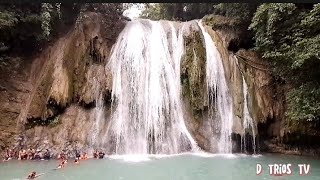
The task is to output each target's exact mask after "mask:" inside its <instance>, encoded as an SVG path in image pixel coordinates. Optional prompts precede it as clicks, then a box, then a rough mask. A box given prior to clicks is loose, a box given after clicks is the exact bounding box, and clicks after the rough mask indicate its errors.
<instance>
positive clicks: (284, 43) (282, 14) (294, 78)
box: [250, 3, 320, 125]
mask: <svg viewBox="0 0 320 180" xmlns="http://www.w3.org/2000/svg"><path fill="white" fill-rule="evenodd" d="M250 29H252V30H253V31H254V32H255V37H254V38H255V40H256V44H255V49H256V51H258V52H260V53H261V54H262V56H263V57H264V58H265V59H267V60H268V61H269V62H270V64H272V67H273V68H274V73H275V75H277V76H279V77H280V78H282V79H283V80H284V81H285V82H286V83H287V84H289V85H290V86H291V87H290V88H289V91H288V93H287V97H286V99H287V106H288V107H287V112H286V114H287V119H288V120H289V121H293V122H294V123H291V124H292V125H295V124H301V123H306V122H308V121H309V122H310V121H319V120H320V101H319V99H320V86H319V85H320V83H319V82H320V71H319V70H320V69H319V68H320V56H319V47H320V34H319V33H320V4H315V5H313V6H312V5H311V6H310V5H309V4H308V5H304V4H298V5H297V4H293V3H288V4H285V3H284V4H280V3H270V4H262V5H261V6H259V8H258V9H257V11H256V13H255V16H254V17H253V19H252V24H251V25H250ZM314 123H317V122H314Z"/></svg>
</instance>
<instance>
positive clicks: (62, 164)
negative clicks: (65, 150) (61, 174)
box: [56, 159, 68, 169]
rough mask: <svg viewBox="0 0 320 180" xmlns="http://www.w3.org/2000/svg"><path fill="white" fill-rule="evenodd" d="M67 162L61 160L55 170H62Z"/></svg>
mask: <svg viewBox="0 0 320 180" xmlns="http://www.w3.org/2000/svg"><path fill="white" fill-rule="evenodd" d="M67 162H68V161H67V160H66V159H65V160H62V162H61V163H60V164H59V165H58V167H57V168H56V169H61V168H63V167H64V166H65V165H66V164H67Z"/></svg>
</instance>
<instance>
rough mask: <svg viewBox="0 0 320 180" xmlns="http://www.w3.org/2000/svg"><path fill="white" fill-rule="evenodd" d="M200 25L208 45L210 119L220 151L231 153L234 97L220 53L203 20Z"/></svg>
mask: <svg viewBox="0 0 320 180" xmlns="http://www.w3.org/2000/svg"><path fill="white" fill-rule="evenodd" d="M198 25H199V27H200V29H201V31H202V34H203V36H204V40H205V47H206V83H207V92H208V98H209V101H208V102H209V115H208V117H209V119H210V121H211V122H212V123H213V124H214V127H215V130H216V133H217V134H218V135H220V138H219V141H218V152H219V153H231V152H232V143H231V133H232V125H233V117H234V116H233V108H232V97H231V95H230V92H229V88H228V85H227V80H226V76H225V72H224V67H223V64H222V59H221V56H220V53H219V51H218V49H217V47H216V46H215V43H214V41H213V40H212V38H211V36H210V35H209V34H208V32H207V31H206V30H205V28H204V27H203V25H202V22H201V20H200V21H199V22H198Z"/></svg>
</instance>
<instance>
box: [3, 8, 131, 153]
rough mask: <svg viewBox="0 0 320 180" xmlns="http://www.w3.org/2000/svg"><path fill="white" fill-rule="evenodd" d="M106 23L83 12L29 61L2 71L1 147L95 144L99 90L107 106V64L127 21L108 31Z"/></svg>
mask: <svg viewBox="0 0 320 180" xmlns="http://www.w3.org/2000/svg"><path fill="white" fill-rule="evenodd" d="M106 23H108V22H106V19H105V17H103V16H102V15H100V14H96V13H87V14H86V15H85V16H84V18H83V19H82V21H81V22H79V23H77V24H75V25H74V27H73V28H72V29H71V30H70V31H69V32H68V33H67V34H65V35H64V36H63V37H60V38H59V39H57V40H56V42H54V43H53V45H52V46H49V47H48V48H47V49H46V50H44V51H43V52H41V53H40V54H39V55H37V57H35V58H34V59H33V60H29V61H26V60H24V61H20V62H24V63H25V64H18V65H17V67H15V66H14V67H15V69H14V70H13V72H12V73H9V72H6V71H3V72H2V74H4V75H7V76H4V77H3V76H1V77H3V78H2V79H1V86H2V89H1V91H2V92H4V93H1V95H0V98H1V101H2V102H5V103H1V108H0V111H1V115H2V117H1V118H0V119H1V123H0V124H1V130H2V131H1V135H0V139H1V142H2V144H1V147H2V148H4V147H5V146H7V145H11V146H12V147H16V148H17V147H18V146H24V147H37V148H40V149H43V148H50V149H52V150H53V152H54V153H55V152H58V151H61V150H62V149H64V148H66V149H67V150H68V149H69V150H71V149H74V148H75V146H77V145H78V144H80V145H81V146H86V145H88V144H89V143H93V142H92V141H93V140H92V139H90V134H92V131H95V129H94V121H92V119H93V118H92V117H93V116H94V115H95V113H96V112H95V107H96V103H97V102H96V99H97V98H96V97H97V96H98V95H99V94H102V95H103V100H104V102H103V103H104V104H105V106H109V105H110V93H111V83H112V78H111V74H110V73H109V72H108V70H105V64H106V63H107V59H108V56H109V53H110V50H111V47H112V45H113V43H114V42H115V39H116V38H117V34H118V33H119V32H120V31H121V29H122V28H123V27H124V24H125V23H124V22H121V20H119V22H118V23H114V24H113V25H114V27H113V29H112V30H110V29H109V30H108V31H106V27H107V26H108V25H106ZM109 26H110V25H109ZM4 70H6V69H4ZM7 71H9V68H8V70H7ZM14 74H17V75H14ZM23 81H25V82H23ZM106 109H108V108H106ZM106 111H107V110H106ZM107 113H108V112H106V113H105V114H107ZM13 142H15V144H13ZM71 146H72V148H71ZM79 148H82V147H79Z"/></svg>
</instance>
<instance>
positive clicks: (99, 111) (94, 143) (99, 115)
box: [90, 78, 104, 148]
mask: <svg viewBox="0 0 320 180" xmlns="http://www.w3.org/2000/svg"><path fill="white" fill-rule="evenodd" d="M93 80H94V81H93V86H94V88H95V90H94V97H95V102H96V107H95V109H94V113H93V114H92V115H91V116H93V117H91V118H90V119H92V120H94V123H93V127H92V128H91V133H90V134H91V136H90V147H93V148H98V147H99V146H100V144H99V142H100V140H99V139H100V138H98V136H99V133H100V130H101V122H102V121H104V103H103V94H102V92H101V89H100V82H99V81H98V80H97V79H96V78H94V79H93Z"/></svg>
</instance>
